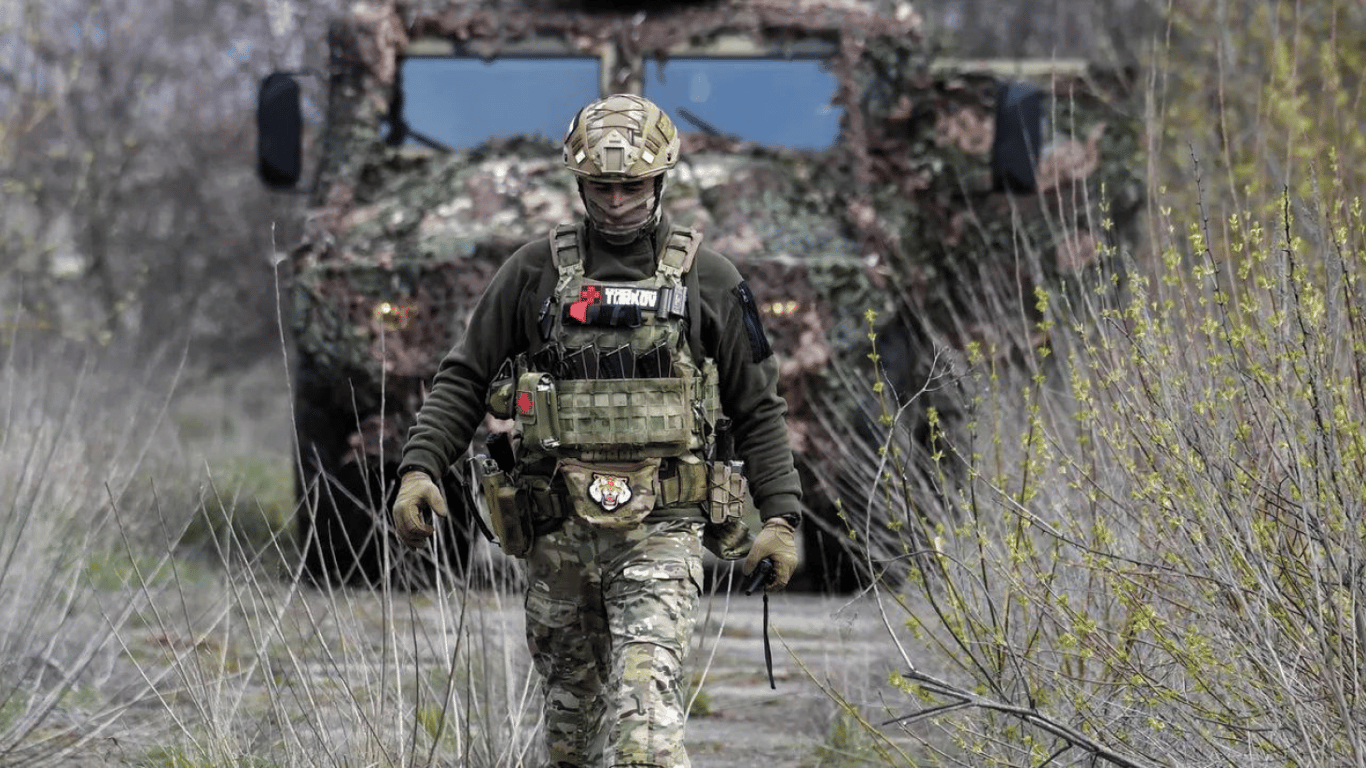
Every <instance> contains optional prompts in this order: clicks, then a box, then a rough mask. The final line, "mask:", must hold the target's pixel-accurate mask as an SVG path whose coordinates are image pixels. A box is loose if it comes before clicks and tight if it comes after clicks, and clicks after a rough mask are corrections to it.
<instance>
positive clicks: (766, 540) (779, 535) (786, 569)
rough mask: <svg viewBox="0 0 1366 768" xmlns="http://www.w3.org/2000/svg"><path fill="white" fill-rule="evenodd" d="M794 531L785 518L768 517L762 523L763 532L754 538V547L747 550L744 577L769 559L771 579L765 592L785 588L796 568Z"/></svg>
mask: <svg viewBox="0 0 1366 768" xmlns="http://www.w3.org/2000/svg"><path fill="white" fill-rule="evenodd" d="M795 533H796V529H795V528H793V527H792V524H791V523H789V522H788V521H787V520H786V519H785V518H782V517H770V518H769V519H767V520H765V521H764V527H763V530H761V531H759V535H758V536H756V537H755V538H754V546H752V547H750V549H749V557H747V558H745V565H744V567H743V568H742V569H741V572H743V573H744V574H745V575H746V576H748V575H750V574H751V573H753V572H754V569H755V568H757V567H759V562H760V561H761V560H763V559H764V558H769V559H770V560H771V561H772V562H773V578H771V579H769V582H768V585H767V587H766V588H765V591H767V592H777V591H778V590H780V589H782V588H783V587H786V586H787V580H788V579H790V578H792V571H794V570H795V569H796V568H797V542H796V536H795Z"/></svg>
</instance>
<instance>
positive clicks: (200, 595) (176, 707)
mask: <svg viewBox="0 0 1366 768" xmlns="http://www.w3.org/2000/svg"><path fill="white" fill-rule="evenodd" d="M224 587H225V585H223V584H221V583H218V584H217V585H214V584H200V585H197V586H195V587H194V588H193V589H187V588H185V587H184V586H181V587H178V588H176V589H173V590H169V591H167V592H165V593H158V594H152V595H146V596H144V599H145V600H147V601H148V603H149V606H152V605H155V606H157V609H156V610H155V611H152V610H146V611H143V612H142V614H141V615H142V616H143V619H142V620H140V621H133V622H129V623H128V624H126V625H125V626H124V627H122V628H121V629H120V630H119V631H118V632H117V633H116V634H117V641H118V642H117V644H116V645H110V646H108V648H109V652H110V657H109V660H108V663H107V664H102V666H103V667H104V668H105V669H106V670H108V672H106V681H105V682H104V683H103V684H102V686H101V687H104V688H106V689H112V688H113V687H114V686H113V685H112V683H111V682H109V681H111V680H114V681H121V685H120V686H119V687H120V689H122V690H135V689H136V688H137V687H138V684H139V683H140V681H142V680H146V679H155V680H158V682H157V683H156V686H157V689H158V693H157V695H155V696H147V695H145V693H144V694H142V695H138V696H136V697H133V698H136V699H137V701H136V703H134V704H133V705H132V706H131V707H130V708H129V709H128V710H127V711H126V712H125V713H124V714H123V715H122V716H121V717H120V718H119V720H118V721H117V722H115V723H114V724H113V725H112V726H111V727H109V728H108V729H106V730H105V731H104V733H105V736H104V737H103V738H101V739H99V740H98V741H97V742H96V743H95V744H93V745H92V746H91V748H90V749H88V750H86V751H85V752H84V754H82V755H80V756H76V757H73V758H72V759H71V760H69V761H67V762H66V763H63V764H64V765H73V766H81V767H82V768H85V767H87V766H88V767H91V768H93V767H94V766H132V765H136V766H169V765H177V766H179V765H188V766H193V767H194V768H199V767H200V766H210V765H213V766H216V765H218V764H219V763H221V762H223V759H224V758H226V760H227V762H226V763H223V764H234V762H233V761H237V763H240V760H241V757H242V756H243V755H251V756H252V757H251V758H249V760H251V761H253V762H250V764H251V765H253V766H256V765H262V766H275V765H284V764H293V763H296V762H299V761H300V755H304V756H307V759H306V760H304V761H303V762H302V763H301V764H309V765H321V766H328V765H365V766H368V765H388V764H393V760H392V759H391V757H392V755H393V752H392V751H389V752H387V753H375V752H374V744H375V739H379V740H380V741H383V742H385V743H387V744H389V746H388V747H386V748H385V749H386V750H393V749H395V747H394V746H393V745H394V744H401V743H402V741H403V740H404V739H406V738H409V735H410V734H411V728H412V715H411V713H412V701H413V696H412V690H413V688H412V685H417V686H418V687H419V689H420V692H419V693H418V695H417V699H418V701H419V702H426V703H428V704H430V702H432V701H437V700H439V699H440V690H441V686H442V685H444V683H443V682H436V683H432V682H422V681H421V680H420V679H419V678H421V677H422V676H424V675H425V676H427V677H428V678H430V680H437V681H440V680H442V679H443V678H442V673H441V671H442V670H443V669H446V668H447V667H448V660H449V659H450V658H451V654H452V649H453V647H454V644H455V642H456V640H457V639H458V638H464V640H463V641H461V642H463V643H465V646H464V647H465V648H466V649H467V650H469V649H472V648H474V646H475V645H476V644H477V645H478V646H479V647H478V648H477V651H478V656H477V658H479V659H481V660H482V661H481V662H478V663H480V664H483V668H482V669H480V670H478V678H479V683H478V685H480V686H484V687H486V688H487V690H488V691H492V692H493V694H494V695H492V696H491V697H487V696H486V698H485V700H486V701H493V702H494V704H493V706H492V707H486V709H488V710H490V711H491V710H494V709H496V710H498V715H497V716H496V717H501V713H502V710H514V712H513V714H512V716H511V717H509V718H507V719H506V721H505V723H504V725H506V723H507V722H511V723H517V722H521V723H523V725H522V726H517V727H520V728H523V729H526V728H528V727H529V726H527V725H525V724H526V723H534V720H535V712H536V711H537V709H538V708H539V703H538V701H537V699H538V698H539V697H538V695H537V694H536V692H535V690H534V685H532V684H531V683H530V682H529V680H530V679H531V678H530V677H529V676H528V675H527V671H526V670H527V666H528V659H527V656H526V649H525V645H524V641H523V639H522V626H523V621H522V616H521V608H520V600H517V599H514V598H510V597H508V596H507V595H506V593H500V592H494V591H488V592H479V593H471V598H472V599H471V600H470V601H469V603H468V604H469V605H470V606H472V607H473V610H471V611H470V612H469V613H468V614H467V615H466V616H465V617H463V620H464V622H465V623H464V625H463V626H462V625H460V621H461V617H460V616H459V615H457V614H453V613H452V607H453V605H454V604H456V603H458V601H456V600H442V599H440V598H438V597H437V596H436V595H435V594H434V593H430V592H425V593H413V594H408V593H399V594H393V595H390V599H389V600H388V601H386V599H385V596H384V595H382V594H380V593H375V592H370V591H365V590H347V591H343V592H338V593H335V594H327V593H320V592H317V591H314V590H308V589H297V588H295V589H291V588H290V586H289V585H287V584H285V583H282V582H267V583H258V582H250V583H249V584H245V585H244V584H236V585H233V584H228V585H226V587H227V588H226V589H225V588H224ZM244 587H250V588H244ZM108 597H110V598H111V599H112V598H113V596H112V595H110V596H108ZM703 610H704V611H705V614H704V618H703V621H702V622H701V623H700V625H699V628H698V631H697V633H696V634H695V637H694V644H693V648H694V657H693V670H694V672H695V673H697V674H701V676H702V685H701V692H700V694H699V695H698V698H697V700H696V703H695V704H694V707H693V714H692V717H691V718H690V723H689V730H688V737H687V744H688V749H689V753H690V756H691V758H692V763H693V766H694V768H720V767H721V766H772V767H774V768H778V767H785V766H794V767H798V766H817V765H838V766H840V767H841V768H844V767H845V766H857V765H876V764H878V763H876V762H860V761H858V760H848V759H846V760H844V761H843V762H832V761H829V760H827V761H825V762H822V761H821V757H822V756H827V757H828V756H829V754H830V750H836V751H839V752H841V753H842V754H846V755H847V754H848V752H849V751H850V750H849V743H850V742H849V739H848V738H847V732H842V731H841V730H840V728H839V726H838V720H839V707H838V706H837V705H836V703H835V702H834V701H832V700H831V699H830V698H829V697H828V696H827V695H826V694H825V693H824V692H823V691H822V690H821V687H822V685H828V686H829V687H830V688H832V689H833V690H835V691H838V692H839V693H840V694H841V695H844V696H849V697H852V698H858V699H861V700H860V701H857V702H855V703H857V704H859V705H860V706H861V708H862V710H863V711H864V712H865V713H868V714H869V716H870V717H871V718H873V719H878V718H879V717H880V712H881V703H880V702H882V701H883V698H884V697H885V696H886V695H887V692H888V691H889V690H890V689H889V687H888V685H887V678H888V672H889V670H891V669H894V668H897V667H899V666H901V664H900V663H899V662H898V661H897V657H896V655H895V653H896V647H895V644H894V643H892V642H891V640H890V639H889V636H888V633H887V630H886V629H885V627H884V626H883V622H882V620H881V618H879V615H878V611H877V607H876V605H875V604H873V603H872V602H871V601H868V600H866V599H862V600H856V599H853V598H840V597H823V596H816V595H807V594H778V595H774V596H772V597H771V598H770V607H769V620H770V627H769V631H770V641H771V647H772V653H773V672H774V677H775V680H776V689H774V688H770V687H769V680H768V677H767V674H766V672H765V665H764V645H763V624H764V618H763V600H762V599H761V598H760V597H759V596H758V595H754V596H742V595H739V594H738V593H736V594H734V595H732V596H730V597H729V598H728V597H727V596H726V595H724V594H721V595H714V596H711V597H710V598H707V599H706V600H705V601H704V607H703ZM153 615H155V616H157V617H159V618H156V619H150V618H148V617H151V616H153ZM413 658H416V659H417V660H418V663H417V664H416V665H414V664H413V663H412V659H413ZM224 670H227V671H226V672H225V671H224ZM394 670H398V671H399V672H398V674H395V673H394ZM466 673H467V670H465V669H462V670H461V674H466ZM471 674H472V673H471ZM410 684H411V685H410ZM461 685H465V683H461ZM424 686H425V687H424ZM400 690H402V691H406V692H405V693H403V694H402V695H401V697H400V698H399V699H395V698H394V696H395V695H397V694H395V692H396V691H400ZM470 690H473V688H470V689H462V691H464V693H463V695H465V696H467V697H468V696H470V695H471V694H470V693H469V691H470ZM894 696H900V694H894ZM397 700H401V701H402V702H406V703H403V704H399V705H395V704H393V703H392V702H394V701H397ZM894 700H895V699H894ZM419 707H421V704H419ZM357 712H364V713H365V714H364V715H357ZM495 719H496V718H495ZM376 723H377V725H376ZM366 730H372V731H374V733H371V734H368V735H367V734H365V733H363V731H366ZM206 731H208V732H210V733H214V732H217V733H218V734H219V735H221V734H229V736H228V737H226V738H224V743H226V745H227V747H228V749H227V751H226V752H224V753H220V755H221V756H222V757H220V758H217V759H215V758H214V757H213V756H212V755H205V754H204V753H203V751H202V750H203V745H204V744H209V743H212V742H211V740H209V739H206V738H204V736H203V734H204V733H205V732H206ZM393 734H406V735H400V736H397V737H396V736H394V735H393ZM191 735H193V738H191ZM519 739H520V741H521V743H523V744H525V743H527V741H528V739H527V738H526V732H524V733H523V734H522V735H521V736H517V735H516V734H515V733H511V734H509V735H506V736H505V737H504V738H503V742H504V743H511V744H515V743H517V742H518V740H519ZM865 741H866V740H865ZM367 744H368V745H370V746H369V747H367V746H366V745H367ZM300 745H303V746H302V747H301V746H300ZM168 746H169V747H170V749H168ZM400 748H401V747H400ZM366 749H369V750H371V751H370V753H369V755H372V756H367V753H366ZM176 750H180V751H181V752H183V753H185V754H186V755H187V756H189V757H192V758H193V760H191V761H188V762H182V763H176V762H174V761H173V760H174V754H175V751H176ZM320 752H321V753H320ZM149 755H150V756H151V758H150V759H149ZM281 756H284V757H285V758H286V759H281ZM865 757H866V753H865ZM399 762H400V763H402V764H404V765H406V764H408V762H409V760H408V759H401V760H400V761H399ZM470 763H471V764H477V765H486V764H489V763H492V764H495V765H498V766H500V767H501V766H503V765H508V766H523V765H526V766H528V768H529V766H530V765H532V764H533V763H531V762H528V761H525V760H523V759H520V758H505V757H499V758H495V759H489V758H485V759H484V760H482V761H476V760H471V761H470ZM243 764H244V763H243ZM418 764H425V762H420V763H418ZM437 764H438V765H443V766H445V765H446V763H444V762H441V761H438V762H437Z"/></svg>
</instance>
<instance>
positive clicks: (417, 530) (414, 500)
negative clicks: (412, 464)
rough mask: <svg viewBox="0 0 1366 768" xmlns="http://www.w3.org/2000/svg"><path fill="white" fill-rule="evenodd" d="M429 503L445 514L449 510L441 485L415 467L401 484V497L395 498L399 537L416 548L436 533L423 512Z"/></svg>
mask: <svg viewBox="0 0 1366 768" xmlns="http://www.w3.org/2000/svg"><path fill="white" fill-rule="evenodd" d="M424 507H426V508H427V509H430V510H431V511H433V512H435V513H436V514H438V515H441V516H442V517H446V516H448V515H449V512H447V511H446V499H445V497H443V496H442V495H441V489H440V488H437V487H436V483H434V482H432V478H430V477H428V476H427V473H426V472H419V471H417V470H413V471H411V472H405V473H403V479H402V481H400V482H399V485H398V499H396V500H395V501H394V529H395V530H396V531H397V532H398V538H399V541H402V542H403V543H404V544H407V545H408V546H410V547H412V548H414V549H416V548H418V547H420V546H422V545H423V544H425V543H426V542H427V539H429V538H431V536H432V534H433V533H435V531H434V529H433V528H432V526H431V523H428V522H427V521H426V520H425V519H424V518H423V515H422V512H423V508H424Z"/></svg>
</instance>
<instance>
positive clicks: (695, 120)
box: [678, 107, 736, 139]
mask: <svg viewBox="0 0 1366 768" xmlns="http://www.w3.org/2000/svg"><path fill="white" fill-rule="evenodd" d="M678 114H679V115H682V117H683V119H684V120H687V121H688V122H690V123H692V124H693V125H694V126H696V127H697V129H698V130H700V131H701V132H703V133H705V134H707V135H708V136H720V137H721V138H723V139H734V138H736V137H734V136H731V135H730V134H727V133H722V132H721V129H719V128H717V127H716V126H714V125H712V124H711V123H709V122H707V121H706V120H703V119H702V118H701V117H698V116H697V115H696V114H693V112H692V110H690V109H688V108H687V107H679V108H678Z"/></svg>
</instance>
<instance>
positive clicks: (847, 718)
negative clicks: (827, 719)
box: [802, 709, 887, 768]
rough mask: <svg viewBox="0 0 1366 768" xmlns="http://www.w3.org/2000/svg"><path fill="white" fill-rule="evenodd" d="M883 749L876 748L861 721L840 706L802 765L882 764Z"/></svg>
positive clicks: (840, 767) (858, 767)
mask: <svg viewBox="0 0 1366 768" xmlns="http://www.w3.org/2000/svg"><path fill="white" fill-rule="evenodd" d="M886 764H887V758H886V754H885V752H883V751H882V750H880V749H878V748H877V745H876V742H875V741H874V739H873V737H872V735H871V734H869V733H868V729H867V727H866V726H865V724H864V723H862V722H860V720H859V719H858V718H857V717H855V716H854V715H853V714H851V713H850V712H849V711H848V710H846V709H840V710H839V711H838V713H837V714H836V715H835V719H834V720H832V721H831V723H830V728H829V730H827V731H826V734H825V741H823V742H821V743H820V744H818V745H816V751H815V754H814V755H812V757H811V760H810V761H806V762H803V763H802V765H803V766H804V768H863V767H864V766H870V765H886Z"/></svg>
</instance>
